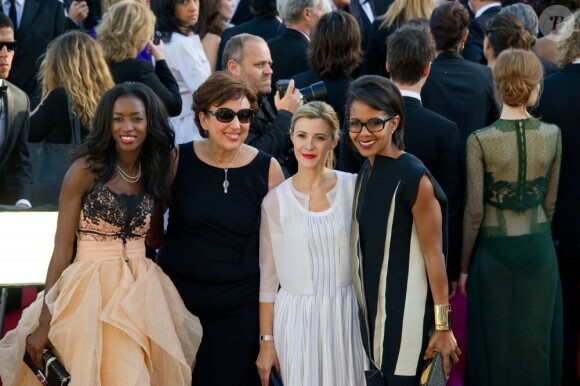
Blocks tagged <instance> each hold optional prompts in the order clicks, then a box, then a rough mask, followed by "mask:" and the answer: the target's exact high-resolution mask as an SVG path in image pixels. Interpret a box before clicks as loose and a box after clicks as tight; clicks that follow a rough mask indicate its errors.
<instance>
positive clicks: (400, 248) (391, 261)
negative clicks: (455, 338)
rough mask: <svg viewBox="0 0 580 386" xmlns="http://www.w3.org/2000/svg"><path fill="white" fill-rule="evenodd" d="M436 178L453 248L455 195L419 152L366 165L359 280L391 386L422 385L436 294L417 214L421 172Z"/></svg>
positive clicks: (377, 356) (359, 198) (357, 222)
mask: <svg viewBox="0 0 580 386" xmlns="http://www.w3.org/2000/svg"><path fill="white" fill-rule="evenodd" d="M424 175H427V176H428V177H430V178H431V182H432V184H433V188H434V191H435V196H436V198H437V200H438V201H439V205H440V206H441V213H442V235H443V252H444V253H445V254H446V253H447V198H446V197H445V194H444V193H443V190H442V189H441V187H440V186H439V184H438V183H437V182H436V181H435V179H433V178H432V177H431V175H430V173H429V171H428V170H427V168H426V167H425V165H423V163H422V162H421V161H420V160H419V159H418V158H417V157H415V156H414V155H412V154H409V153H403V154H402V155H400V156H399V157H398V158H391V157H384V156H379V155H377V156H376V158H375V162H374V165H373V167H372V173H371V167H370V164H369V162H368V161H367V162H365V164H364V165H363V167H362V169H361V171H360V174H359V177H358V182H357V188H356V192H355V198H354V205H355V206H354V209H353V222H352V248H353V252H354V253H353V254H352V256H353V262H352V269H353V271H354V280H353V281H354V285H355V291H356V294H357V298H358V301H359V304H360V308H361V323H360V324H361V331H362V336H363V343H364V344H365V348H366V350H367V353H369V357H370V358H371V359H372V360H373V363H374V364H375V365H376V366H377V368H378V369H379V370H381V372H382V375H383V379H384V381H385V384H387V385H389V386H402V385H404V386H407V385H408V386H416V385H418V384H419V376H420V373H421V371H422V369H423V366H424V360H423V354H424V352H425V349H426V348H427V344H428V343H429V330H430V329H431V328H433V324H434V321H435V320H434V315H433V298H432V295H431V289H430V287H429V282H428V279H427V270H426V267H425V261H424V259H423V254H422V252H421V246H420V244H419V239H418V235H417V230H416V226H415V222H414V218H413V213H412V211H411V210H412V208H413V206H414V205H415V201H416V199H417V194H418V191H419V183H420V181H421V178H422V177H423V176H424Z"/></svg>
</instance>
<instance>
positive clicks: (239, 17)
mask: <svg viewBox="0 0 580 386" xmlns="http://www.w3.org/2000/svg"><path fill="white" fill-rule="evenodd" d="M251 2H252V1H251V0H239V1H238V3H237V4H236V9H235V10H234V16H232V20H230V23H232V24H233V25H240V24H242V23H245V22H247V21H250V20H252V10H251V9H252V7H251Z"/></svg>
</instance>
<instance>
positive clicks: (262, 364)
mask: <svg viewBox="0 0 580 386" xmlns="http://www.w3.org/2000/svg"><path fill="white" fill-rule="evenodd" d="M256 366H257V367H258V373H259V374H260V381H261V382H262V386H268V385H269V384H270V372H271V371H272V367H273V366H275V367H276V370H278V372H280V362H278V355H277V354H276V348H275V347H274V342H266V341H264V342H260V353H259V354H258V359H256Z"/></svg>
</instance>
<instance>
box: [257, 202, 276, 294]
mask: <svg viewBox="0 0 580 386" xmlns="http://www.w3.org/2000/svg"><path fill="white" fill-rule="evenodd" d="M279 213H280V211H279V206H278V201H277V194H276V192H274V191H270V193H269V194H268V195H267V196H266V197H265V198H264V202H263V203H262V219H261V223H260V299H259V300H260V303H274V302H275V301H276V295H277V293H278V286H279V284H280V281H279V280H278V275H277V273H276V264H275V262H274V251H273V249H272V237H271V233H272V232H280V231H281V229H280V225H279V224H280V222H279V217H280V214H279Z"/></svg>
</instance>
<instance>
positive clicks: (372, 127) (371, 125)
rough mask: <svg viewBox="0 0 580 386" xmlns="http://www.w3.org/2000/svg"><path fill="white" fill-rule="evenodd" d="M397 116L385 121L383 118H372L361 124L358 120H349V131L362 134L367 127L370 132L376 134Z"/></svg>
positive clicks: (387, 118)
mask: <svg viewBox="0 0 580 386" xmlns="http://www.w3.org/2000/svg"><path fill="white" fill-rule="evenodd" d="M394 117H395V116H394V115H392V116H390V117H386V118H385V119H381V118H378V117H377V118H371V119H369V120H368V121H366V122H361V121H359V120H358V119H349V120H348V131H350V132H351V133H360V132H361V131H362V128H363V127H366V128H367V130H368V131H370V132H371V133H376V132H379V131H381V130H383V129H384V128H385V124H386V123H387V122H388V121H390V120H391V119H393V118H394Z"/></svg>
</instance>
